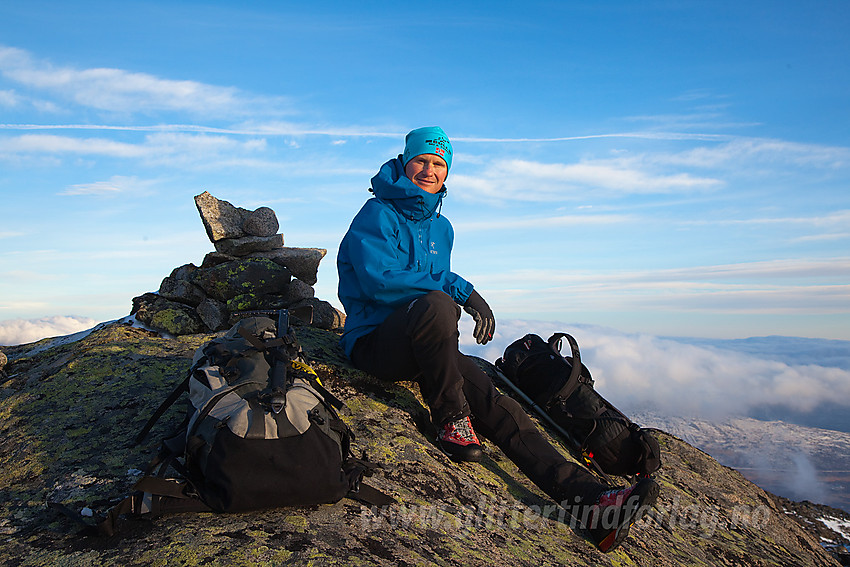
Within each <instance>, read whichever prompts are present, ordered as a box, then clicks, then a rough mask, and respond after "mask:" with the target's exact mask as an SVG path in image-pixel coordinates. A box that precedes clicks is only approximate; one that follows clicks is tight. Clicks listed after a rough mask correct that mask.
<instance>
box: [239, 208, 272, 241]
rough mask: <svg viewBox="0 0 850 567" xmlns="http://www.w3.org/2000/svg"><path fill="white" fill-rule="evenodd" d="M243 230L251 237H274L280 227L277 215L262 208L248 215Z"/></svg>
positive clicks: (268, 209)
mask: <svg viewBox="0 0 850 567" xmlns="http://www.w3.org/2000/svg"><path fill="white" fill-rule="evenodd" d="M242 228H243V230H245V232H246V233H247V234H249V235H250V236H273V235H274V234H275V233H276V232H277V229H278V228H280V225H279V224H278V222H277V215H275V214H274V211H273V210H271V209H270V208H268V207H260V208H259V209H257V210H255V211H254V212H253V213H251V214H250V215H248V218H246V219H245V222H244V223H243V224H242Z"/></svg>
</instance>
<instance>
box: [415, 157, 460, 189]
mask: <svg viewBox="0 0 850 567" xmlns="http://www.w3.org/2000/svg"><path fill="white" fill-rule="evenodd" d="M404 174H405V175H407V177H408V178H410V180H411V181H413V183H414V184H415V185H416V186H418V187H419V188H420V189H422V190H423V191H427V192H428V193H437V192H439V191H440V189H442V188H443V182H444V181H445V180H446V176H448V174H449V168H448V167H447V166H446V161H445V160H444V159H443V158H441V157H440V156H437V155H434V154H419V155H418V156H416V157H415V158H413V159H411V160H410V161H409V162H407V165H405V166H404Z"/></svg>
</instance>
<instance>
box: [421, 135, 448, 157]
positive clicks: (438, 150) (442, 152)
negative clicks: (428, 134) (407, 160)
mask: <svg viewBox="0 0 850 567" xmlns="http://www.w3.org/2000/svg"><path fill="white" fill-rule="evenodd" d="M425 143H426V144H429V145H431V146H434V153H435V154H437V155H438V156H440V157H442V158H444V157H446V152H449V154H450V155H451V153H452V147H451V145H450V144H449V141H448V140H447V139H445V138H434V139H432V140H425Z"/></svg>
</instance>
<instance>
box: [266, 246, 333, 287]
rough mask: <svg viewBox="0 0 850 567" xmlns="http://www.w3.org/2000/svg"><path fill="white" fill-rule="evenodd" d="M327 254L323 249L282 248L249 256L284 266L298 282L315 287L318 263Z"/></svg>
mask: <svg viewBox="0 0 850 567" xmlns="http://www.w3.org/2000/svg"><path fill="white" fill-rule="evenodd" d="M327 253H328V251H327V250H325V249H324V248H293V247H284V248H279V249H277V250H272V251H269V252H258V253H254V254H251V256H252V257H254V258H268V259H270V260H273V261H275V262H277V263H278V264H280V265H281V266H286V267H287V268H288V269H289V271H290V272H292V275H293V276H295V277H296V278H298V279H299V280H301V281H303V282H305V283H307V284H309V285H316V282H317V281H318V273H319V263H320V262H321V261H322V258H324V257H325V254H327Z"/></svg>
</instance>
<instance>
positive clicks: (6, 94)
mask: <svg viewBox="0 0 850 567" xmlns="http://www.w3.org/2000/svg"><path fill="white" fill-rule="evenodd" d="M20 102H21V97H19V96H18V95H17V94H16V93H15V91H0V106H6V107H13V106H17V105H18V104H20Z"/></svg>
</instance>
